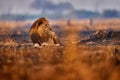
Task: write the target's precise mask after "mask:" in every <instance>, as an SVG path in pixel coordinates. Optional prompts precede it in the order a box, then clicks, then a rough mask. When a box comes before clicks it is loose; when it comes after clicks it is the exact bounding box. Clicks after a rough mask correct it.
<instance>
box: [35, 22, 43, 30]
mask: <svg viewBox="0 0 120 80" xmlns="http://www.w3.org/2000/svg"><path fill="white" fill-rule="evenodd" d="M41 24H42V22H41V21H38V22H37V23H36V27H37V29H38V28H39V26H40V25H41Z"/></svg>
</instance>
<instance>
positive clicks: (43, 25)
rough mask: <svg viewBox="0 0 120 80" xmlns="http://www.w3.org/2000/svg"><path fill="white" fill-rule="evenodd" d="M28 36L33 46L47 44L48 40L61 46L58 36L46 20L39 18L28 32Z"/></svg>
mask: <svg viewBox="0 0 120 80" xmlns="http://www.w3.org/2000/svg"><path fill="white" fill-rule="evenodd" d="M29 34H30V37H31V40H32V42H33V44H34V45H35V44H39V46H41V44H42V43H44V42H47V41H48V40H49V39H50V38H51V39H52V40H53V42H54V44H59V45H60V44H61V43H60V40H59V38H58V36H57V35H56V33H55V32H54V31H52V28H51V27H50V25H49V21H48V20H47V19H46V18H39V19H38V20H36V21H35V22H34V23H33V24H32V26H31V28H30V30H29Z"/></svg>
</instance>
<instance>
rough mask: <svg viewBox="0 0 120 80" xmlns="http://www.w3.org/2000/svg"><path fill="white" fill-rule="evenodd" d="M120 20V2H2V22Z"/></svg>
mask: <svg viewBox="0 0 120 80" xmlns="http://www.w3.org/2000/svg"><path fill="white" fill-rule="evenodd" d="M38 17H47V18H49V19H52V20H59V19H90V18H120V0H0V20H33V19H36V18H38Z"/></svg>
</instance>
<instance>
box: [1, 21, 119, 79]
mask: <svg viewBox="0 0 120 80" xmlns="http://www.w3.org/2000/svg"><path fill="white" fill-rule="evenodd" d="M59 23H60V22H59ZM85 23H86V22H85ZM65 26H66V27H65V28H64V29H63V28H62V29H61V28H60V30H61V31H63V32H67V33H66V34H65V35H64V36H62V37H61V39H62V41H63V43H64V45H63V46H59V47H56V46H54V45H49V46H44V47H43V48H34V47H32V46H31V44H30V43H31V42H28V44H30V45H28V44H26V42H22V43H20V42H19V43H18V44H19V45H17V46H11V45H14V44H13V43H17V42H14V41H13V40H11V41H9V42H8V41H6V42H8V43H11V44H10V45H3V44H2V41H3V39H2V38H1V44H0V80H94V79H95V80H120V77H119V76H120V46H119V45H108V46H103V45H101V46H86V45H84V44H78V43H76V41H79V39H80V38H81V37H79V35H78V34H77V33H78V32H79V31H82V30H85V29H89V30H90V27H89V26H88V25H87V26H88V27H87V28H86V27H82V28H79V27H80V26H83V25H80V26H79V25H77V26H76V24H72V25H71V26H70V27H69V26H68V25H65ZM72 26H74V27H72ZM84 26H86V24H85V25H84ZM61 27H63V26H61ZM101 28H102V26H101ZM103 28H104V27H103ZM96 29H97V27H96ZM107 29H109V27H108V28H107ZM7 38H8V37H6V39H7ZM19 40H20V39H19Z"/></svg>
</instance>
